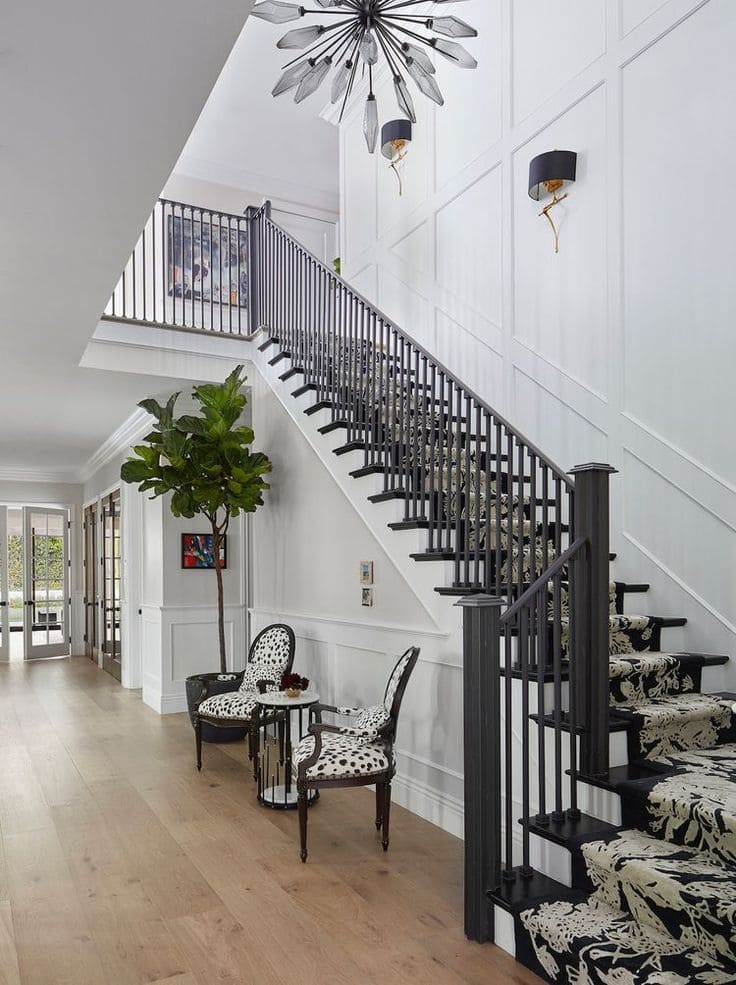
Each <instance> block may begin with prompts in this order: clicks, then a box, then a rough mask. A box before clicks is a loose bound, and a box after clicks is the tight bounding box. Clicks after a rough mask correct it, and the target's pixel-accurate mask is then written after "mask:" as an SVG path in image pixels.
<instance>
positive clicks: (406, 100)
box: [394, 75, 417, 123]
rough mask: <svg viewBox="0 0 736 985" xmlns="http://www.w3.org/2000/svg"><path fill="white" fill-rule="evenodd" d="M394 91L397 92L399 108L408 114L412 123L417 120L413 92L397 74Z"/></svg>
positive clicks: (405, 114)
mask: <svg viewBox="0 0 736 985" xmlns="http://www.w3.org/2000/svg"><path fill="white" fill-rule="evenodd" d="M394 92H395V93H396V102H397V103H398V104H399V109H400V110H401V112H402V113H403V114H404V116H407V117H408V118H409V119H410V120H411V122H412V123H416V122H417V114H416V112H415V110H414V100H413V99H412V98H411V94H410V92H409V90H408V89H407V87H406V82H404V80H403V79H402V78H401V76H399V75H397V76H396V78H395V79H394Z"/></svg>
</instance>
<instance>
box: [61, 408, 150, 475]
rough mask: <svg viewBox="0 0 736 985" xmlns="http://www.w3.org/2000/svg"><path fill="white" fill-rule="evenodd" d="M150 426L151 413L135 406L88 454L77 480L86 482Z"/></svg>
mask: <svg viewBox="0 0 736 985" xmlns="http://www.w3.org/2000/svg"><path fill="white" fill-rule="evenodd" d="M150 427H151V415H150V414H149V413H148V411H147V410H143V408H142V407H137V408H136V409H135V410H134V411H133V413H132V414H131V415H130V417H128V418H127V419H126V420H125V421H124V422H123V423H122V424H121V425H120V427H119V428H118V429H117V430H116V431H113V433H112V434H111V435H110V437H109V438H107V439H106V440H105V441H103V442H102V444H101V445H100V447H99V448H98V449H97V451H96V452H94V454H92V455H90V457H89V458H88V459H87V461H86V462H85V463H84V465H83V466H82V467H81V468H80V469H79V472H78V473H77V479H76V481H77V482H87V481H88V480H89V479H91V478H92V476H93V475H94V474H95V473H96V472H99V470H100V469H101V468H103V467H104V466H105V465H107V463H108V462H111V461H112V460H113V458H115V456H116V455H119V454H120V452H122V451H127V450H128V448H130V446H131V445H132V444H133V443H134V442H135V441H137V440H138V439H139V438H142V437H143V435H144V434H145V433H146V431H148V430H150Z"/></svg>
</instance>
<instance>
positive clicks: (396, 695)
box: [383, 646, 419, 728]
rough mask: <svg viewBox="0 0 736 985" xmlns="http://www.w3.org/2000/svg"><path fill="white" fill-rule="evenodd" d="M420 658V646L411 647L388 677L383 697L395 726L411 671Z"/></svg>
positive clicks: (384, 704)
mask: <svg viewBox="0 0 736 985" xmlns="http://www.w3.org/2000/svg"><path fill="white" fill-rule="evenodd" d="M418 659H419V647H418V646H412V647H410V648H409V649H408V650H407V651H406V653H403V654H402V655H401V656H400V657H399V659H398V660H397V661H396V666H395V667H394V669H393V670H392V671H391V676H390V677H389V679H388V684H387V685H386V693H385V695H384V697H383V707H384V708H385V709H386V712H387V714H388V715H389V716H390V717H391V720H392V722H393V725H394V728H396V722H397V721H398V718H399V709H400V708H401V701H402V698H403V697H404V691H405V690H406V685H407V684H408V683H409V678H410V677H411V672H412V671H413V670H414V666H415V664H416V662H417V660H418Z"/></svg>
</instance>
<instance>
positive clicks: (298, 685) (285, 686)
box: [281, 672, 309, 698]
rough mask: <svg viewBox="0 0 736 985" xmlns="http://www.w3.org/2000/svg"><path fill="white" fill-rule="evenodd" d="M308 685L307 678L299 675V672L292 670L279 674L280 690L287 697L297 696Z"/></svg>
mask: <svg viewBox="0 0 736 985" xmlns="http://www.w3.org/2000/svg"><path fill="white" fill-rule="evenodd" d="M308 687H309V680H308V679H307V678H306V677H300V675H299V674H295V673H293V672H292V673H287V674H282V675H281V690H282V691H284V692H285V693H286V695H287V696H288V697H289V698H298V697H299V695H300V694H301V693H302V691H306V690H307V688H308Z"/></svg>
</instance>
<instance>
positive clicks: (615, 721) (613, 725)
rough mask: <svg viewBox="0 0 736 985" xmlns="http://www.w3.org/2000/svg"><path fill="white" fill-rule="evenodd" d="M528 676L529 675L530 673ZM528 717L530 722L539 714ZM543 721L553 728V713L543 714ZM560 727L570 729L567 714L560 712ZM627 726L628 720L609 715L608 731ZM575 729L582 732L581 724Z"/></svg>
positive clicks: (545, 724) (624, 729)
mask: <svg viewBox="0 0 736 985" xmlns="http://www.w3.org/2000/svg"><path fill="white" fill-rule="evenodd" d="M530 677H531V675H530ZM611 710H613V709H611ZM529 719H530V721H532V722H538V721H539V715H537V714H536V713H534V714H532V715H530V716H529ZM543 722H544V726H545V728H554V727H555V720H554V716H553V715H545V716H544V719H543ZM560 728H561V729H562V731H563V732H570V731H571V729H570V721H569V719H568V718H567V715H566V714H564V713H563V714H562V716H561V718H560ZM629 728H630V723H629V722H628V721H625V720H624V719H623V718H615V717H614V716H613V715H610V716H609V719H608V731H609V732H627V731H628V730H629ZM575 731H576V733H578V734H580V733H581V732H582V728H581V726H580V725H579V724H578V725H577V726H576V728H575Z"/></svg>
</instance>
